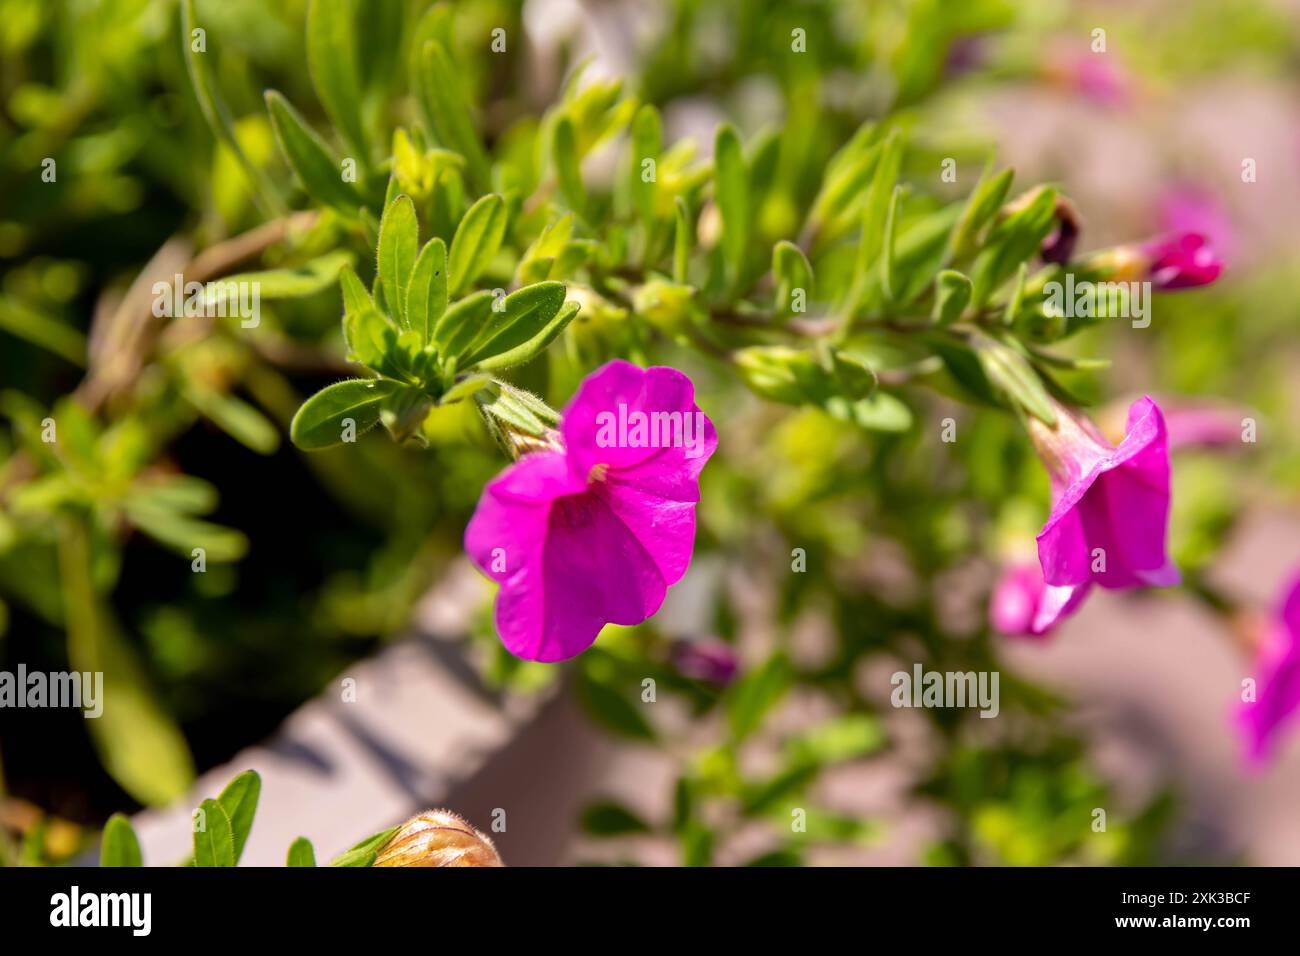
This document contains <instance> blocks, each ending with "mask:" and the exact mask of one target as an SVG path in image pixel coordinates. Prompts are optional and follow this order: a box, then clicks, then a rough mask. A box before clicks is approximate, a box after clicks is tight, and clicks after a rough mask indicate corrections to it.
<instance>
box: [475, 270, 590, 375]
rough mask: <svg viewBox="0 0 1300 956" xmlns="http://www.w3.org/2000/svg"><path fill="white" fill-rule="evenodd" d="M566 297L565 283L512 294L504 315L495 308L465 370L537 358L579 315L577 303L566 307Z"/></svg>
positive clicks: (546, 284)
mask: <svg viewBox="0 0 1300 956" xmlns="http://www.w3.org/2000/svg"><path fill="white" fill-rule="evenodd" d="M564 296H565V289H564V283H562V282H539V283H537V284H536V285H530V286H525V287H524V288H522V289H518V290H516V291H515V292H512V293H510V294H509V295H508V296H506V297H505V300H504V301H503V303H502V305H503V306H504V308H503V309H502V310H501V311H500V312H496V311H495V308H494V310H493V314H492V316H491V317H490V318H489V321H488V325H487V328H486V329H485V330H484V332H483V334H482V335H481V336H480V337H479V339H477V340H476V341H475V344H474V346H473V347H472V349H471V351H470V355H469V358H468V359H466V360H465V362H464V367H465V368H480V369H494V368H505V367H506V366H509V365H518V364H520V363H522V362H526V361H528V359H530V358H532V357H533V356H535V355H537V354H538V353H539V352H541V350H542V349H544V348H546V346H547V345H549V344H550V343H551V342H552V341H554V339H555V337H556V336H557V335H559V334H560V331H561V330H562V329H563V328H564V327H565V326H566V325H567V324H568V323H569V322H570V321H572V319H573V317H574V316H575V315H577V314H578V305H577V303H576V302H575V303H570V307H569V308H565V307H564Z"/></svg>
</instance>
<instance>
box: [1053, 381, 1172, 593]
mask: <svg viewBox="0 0 1300 956" xmlns="http://www.w3.org/2000/svg"><path fill="white" fill-rule="evenodd" d="M1029 434H1030V437H1031V438H1032V440H1033V442H1034V445H1035V447H1036V448H1037V450H1038V453H1039V455H1040V456H1041V457H1042V459H1043V462H1044V464H1045V465H1046V466H1047V471H1048V474H1049V476H1050V478H1051V482H1052V492H1053V501H1054V502H1055V503H1054V505H1053V507H1052V513H1051V515H1050V517H1049V518H1048V519H1047V524H1046V525H1044V526H1043V530H1042V531H1041V532H1039V534H1038V560H1039V563H1040V564H1041V566H1042V571H1043V580H1044V581H1045V582H1046V584H1047V585H1048V586H1049V587H1051V588H1063V589H1068V590H1067V591H1063V592H1061V593H1059V594H1054V595H1053V598H1052V600H1053V602H1057V601H1059V602H1061V604H1062V607H1071V608H1072V607H1074V606H1077V604H1078V601H1079V600H1081V599H1082V594H1080V593H1078V592H1079V591H1080V590H1081V589H1084V588H1086V587H1087V586H1088V585H1090V584H1099V585H1101V586H1102V587H1105V588H1129V587H1142V586H1151V585H1154V586H1166V585H1172V584H1177V583H1178V581H1179V574H1178V569H1177V568H1176V567H1175V566H1174V564H1173V562H1172V561H1170V560H1169V557H1168V554H1167V553H1166V548H1165V538H1166V533H1167V531H1168V525H1169V441H1168V436H1167V434H1166V430H1165V422H1164V418H1163V416H1162V415H1161V413H1160V408H1159V406H1157V405H1156V403H1155V402H1154V401H1153V400H1152V399H1150V398H1142V399H1139V400H1138V401H1136V402H1134V403H1133V406H1132V407H1131V408H1130V409H1129V414H1128V429H1127V433H1126V434H1125V436H1124V440H1123V441H1122V442H1120V444H1119V446H1118V447H1114V446H1112V445H1111V444H1110V443H1109V442H1108V441H1106V439H1105V438H1104V437H1103V436H1102V434H1101V432H1100V431H1099V430H1098V429H1097V427H1096V426H1095V425H1094V424H1093V423H1092V422H1091V421H1089V420H1088V419H1087V418H1086V417H1084V416H1083V415H1082V414H1081V413H1079V412H1078V411H1077V410H1074V409H1070V408H1066V407H1064V406H1060V405H1058V406H1057V424H1056V426H1055V427H1052V428H1049V427H1048V426H1047V425H1045V424H1044V423H1043V422H1041V421H1039V420H1038V419H1031V420H1030V423H1029Z"/></svg>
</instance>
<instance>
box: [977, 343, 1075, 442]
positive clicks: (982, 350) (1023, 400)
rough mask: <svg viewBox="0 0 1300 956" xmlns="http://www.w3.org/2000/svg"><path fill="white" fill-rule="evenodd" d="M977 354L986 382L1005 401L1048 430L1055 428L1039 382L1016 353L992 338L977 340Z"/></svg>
mask: <svg viewBox="0 0 1300 956" xmlns="http://www.w3.org/2000/svg"><path fill="white" fill-rule="evenodd" d="M976 353H977V354H978V355H979V359H980V366H981V367H982V368H983V369H984V373H985V374H986V375H987V376H988V378H989V381H991V382H992V383H993V384H994V385H996V386H997V387H998V388H999V389H1001V390H1002V392H1004V393H1005V394H1006V395H1007V397H1008V398H1010V399H1011V400H1012V402H1014V403H1015V404H1017V405H1019V406H1020V407H1021V408H1023V409H1024V410H1025V411H1027V412H1029V414H1031V415H1033V416H1034V417H1035V418H1037V419H1038V420H1039V421H1041V422H1043V423H1044V424H1046V425H1048V426H1049V427H1053V428H1054V427H1055V426H1056V410H1055V409H1054V407H1053V405H1052V399H1051V396H1050V395H1049V394H1048V391H1047V388H1046V387H1045V386H1044V385H1043V381H1042V379H1040V378H1039V377H1038V373H1037V372H1035V371H1034V367H1033V366H1032V365H1030V364H1029V361H1028V359H1026V358H1025V357H1024V356H1023V355H1021V354H1020V353H1019V352H1018V351H1016V350H1015V349H1013V348H1010V347H1008V346H1006V345H1003V344H1001V343H999V342H996V341H994V340H992V339H987V338H982V337H981V339H979V340H977V343H976Z"/></svg>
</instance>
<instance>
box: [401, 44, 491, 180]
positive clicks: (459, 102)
mask: <svg viewBox="0 0 1300 956" xmlns="http://www.w3.org/2000/svg"><path fill="white" fill-rule="evenodd" d="M422 58H423V59H422V64H423V67H424V69H423V71H422V80H423V82H422V83H421V84H420V88H419V91H418V92H419V94H420V99H421V103H422V105H423V108H424V113H425V115H426V116H427V117H428V118H429V120H430V121H431V122H432V124H433V131H434V133H435V135H436V136H437V137H438V141H439V142H440V143H442V144H443V145H444V146H446V147H447V148H448V149H451V150H454V151H456V152H457V153H460V154H461V155H462V156H464V157H465V160H466V162H467V163H468V165H469V172H470V175H471V177H472V179H473V181H474V182H475V183H476V184H478V185H479V186H480V187H484V186H487V185H488V183H489V182H490V180H491V175H490V172H491V171H490V169H489V165H488V158H487V154H486V153H485V152H484V151H483V144H482V142H481V141H480V140H479V135H478V133H477V131H475V129H474V119H473V115H472V109H471V105H470V100H469V95H468V94H467V93H466V92H465V88H464V86H462V84H461V79H460V78H461V72H460V71H459V70H458V69H456V67H455V66H454V65H453V64H452V62H451V58H450V57H449V56H448V55H447V51H446V49H444V48H443V46H442V44H441V43H440V42H438V41H437V40H429V41H427V42H426V43H425V44H424V50H423V53H422Z"/></svg>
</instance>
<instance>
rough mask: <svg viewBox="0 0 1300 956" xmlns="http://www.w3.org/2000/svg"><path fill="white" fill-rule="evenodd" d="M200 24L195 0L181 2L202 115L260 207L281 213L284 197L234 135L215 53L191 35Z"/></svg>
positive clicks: (185, 45)
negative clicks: (198, 46) (215, 72)
mask: <svg viewBox="0 0 1300 956" xmlns="http://www.w3.org/2000/svg"><path fill="white" fill-rule="evenodd" d="M198 26H199V23H198V18H197V17H196V16H195V13H194V0H183V2H182V4H181V50H182V55H183V56H184V58H185V69H186V71H187V72H188V73H189V77H190V84H191V86H192V87H193V89H194V97H195V99H197V100H198V101H199V110H200V111H201V112H202V113H203V118H204V119H205V120H207V123H208V127H209V129H211V130H212V133H213V135H214V136H216V138H217V139H218V140H219V141H220V142H222V143H224V144H225V145H226V148H228V149H229V150H230V152H231V153H232V154H233V155H234V157H235V161H236V162H237V163H239V167H240V169H242V170H243V171H244V174H245V175H246V176H247V177H248V182H249V185H250V186H251V187H252V196H253V200H254V201H255V202H256V203H257V204H258V205H259V206H260V207H261V209H262V211H263V212H264V213H265V214H267V215H268V216H278V215H280V214H281V213H283V212H284V208H285V207H284V201H283V200H282V199H281V198H280V195H279V193H277V192H276V191H275V190H274V189H273V188H272V187H271V185H270V183H269V182H268V181H267V179H266V177H265V176H263V175H262V173H261V172H260V171H259V170H258V168H257V167H256V166H254V165H253V163H252V161H251V160H250V159H249V158H248V154H247V153H245V152H244V148H243V147H242V146H240V145H239V138H238V137H237V136H236V135H235V124H234V121H233V120H231V118H230V110H229V109H228V108H227V107H226V103H225V101H224V100H223V99H222V98H221V94H220V93H219V92H217V84H216V81H215V80H213V78H212V70H211V69H210V65H209V59H208V58H209V57H210V56H212V54H211V53H209V52H208V51H207V49H206V46H207V44H206V43H204V47H205V49H203V50H196V49H195V48H194V43H193V41H192V37H193V35H194V30H195V29H197V28H198Z"/></svg>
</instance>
